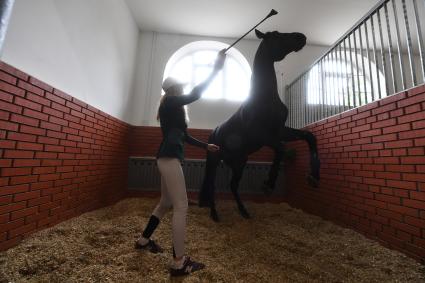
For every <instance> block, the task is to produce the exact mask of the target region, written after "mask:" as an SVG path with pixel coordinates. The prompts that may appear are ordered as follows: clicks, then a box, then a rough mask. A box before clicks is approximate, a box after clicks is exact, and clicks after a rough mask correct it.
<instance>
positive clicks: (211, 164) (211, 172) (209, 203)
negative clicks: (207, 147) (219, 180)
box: [198, 152, 220, 222]
mask: <svg viewBox="0 0 425 283" xmlns="http://www.w3.org/2000/svg"><path fill="white" fill-rule="evenodd" d="M219 162H220V159H219V157H218V154H217V153H211V152H209V153H208V154H207V161H206V168H205V176H204V181H203V184H202V187H201V191H200V192H199V203H198V205H199V207H209V208H210V216H211V218H212V219H213V220H214V221H215V222H218V221H219V217H218V214H217V210H216V208H215V199H214V191H215V177H216V172H217V166H218V164H219Z"/></svg>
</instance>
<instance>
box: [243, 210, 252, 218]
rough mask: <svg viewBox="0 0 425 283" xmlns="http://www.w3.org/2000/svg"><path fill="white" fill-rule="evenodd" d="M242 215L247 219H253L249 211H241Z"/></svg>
mask: <svg viewBox="0 0 425 283" xmlns="http://www.w3.org/2000/svg"><path fill="white" fill-rule="evenodd" d="M241 215H242V217H243V218H245V219H250V218H251V215H249V213H248V212H247V211H241Z"/></svg>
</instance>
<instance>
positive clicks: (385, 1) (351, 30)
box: [293, 0, 390, 82]
mask: <svg viewBox="0 0 425 283" xmlns="http://www.w3.org/2000/svg"><path fill="white" fill-rule="evenodd" d="M389 1H390V0H380V1H379V2H378V3H377V4H376V5H375V6H373V7H372V9H370V10H369V12H367V13H366V15H364V16H363V17H362V18H361V19H360V20H358V21H357V22H356V23H355V24H354V25H353V26H352V27H351V28H350V29H349V30H348V31H347V32H346V33H344V34H343V35H342V36H341V37H340V38H339V39H338V40H337V41H335V44H334V45H332V47H330V48H329V49H328V50H327V51H326V52H325V53H324V54H323V55H322V56H321V57H319V58H318V59H317V60H316V61H314V62H313V63H312V64H311V65H310V66H309V67H308V68H307V69H306V70H305V71H304V72H303V73H301V74H300V75H299V76H298V77H296V78H295V79H294V81H293V82H295V81H296V80H297V79H298V78H299V77H301V76H302V75H304V73H306V72H307V71H308V70H310V69H311V68H312V67H313V66H314V65H315V64H316V63H317V62H319V61H320V60H322V59H323V58H324V57H325V56H326V55H328V53H329V52H330V51H331V50H332V49H333V48H334V46H336V45H338V44H339V43H340V42H341V41H343V40H344V39H346V38H347V37H348V36H349V35H350V34H352V33H353V30H355V29H356V28H357V26H358V25H359V24H360V23H362V22H364V21H365V20H366V19H367V18H369V17H370V15H372V14H374V13H375V11H376V10H378V9H379V8H381V7H382V6H383V5H384V4H386V3H387V2H389Z"/></svg>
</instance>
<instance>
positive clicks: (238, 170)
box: [230, 160, 251, 218]
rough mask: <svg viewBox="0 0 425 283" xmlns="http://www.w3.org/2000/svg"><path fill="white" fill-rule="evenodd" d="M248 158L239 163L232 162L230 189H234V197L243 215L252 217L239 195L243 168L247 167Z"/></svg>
mask: <svg viewBox="0 0 425 283" xmlns="http://www.w3.org/2000/svg"><path fill="white" fill-rule="evenodd" d="M246 161H247V160H243V161H240V162H237V163H234V164H232V166H231V167H232V180H231V181H230V189H231V190H232V193H233V197H234V198H235V200H236V203H237V205H238V209H239V212H240V214H241V215H242V217H244V218H251V216H250V215H249V213H248V211H247V210H246V208H245V206H244V204H243V203H242V200H241V198H240V196H239V192H238V187H239V182H240V180H241V178H242V173H243V169H244V168H245V165H246Z"/></svg>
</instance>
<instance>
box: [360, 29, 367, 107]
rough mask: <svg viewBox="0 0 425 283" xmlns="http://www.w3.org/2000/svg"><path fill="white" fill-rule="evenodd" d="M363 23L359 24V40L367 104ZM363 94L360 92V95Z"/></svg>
mask: <svg viewBox="0 0 425 283" xmlns="http://www.w3.org/2000/svg"><path fill="white" fill-rule="evenodd" d="M362 26H363V24H362V25H360V26H359V40H360V57H361V59H362V70H361V71H362V75H363V92H364V100H363V101H364V104H367V103H368V101H367V86H366V71H365V64H364V55H363V36H362ZM361 96H362V95H361V94H360V97H361Z"/></svg>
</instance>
